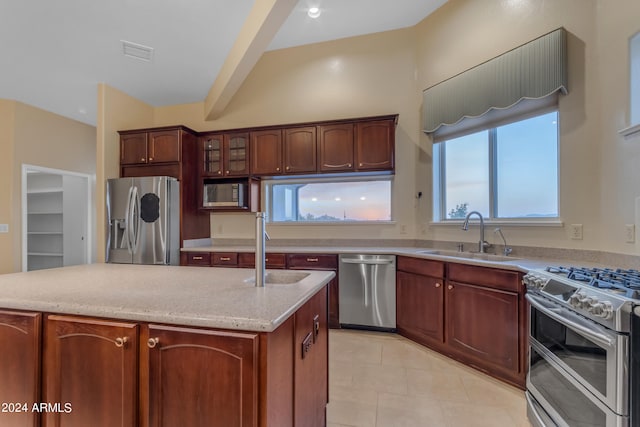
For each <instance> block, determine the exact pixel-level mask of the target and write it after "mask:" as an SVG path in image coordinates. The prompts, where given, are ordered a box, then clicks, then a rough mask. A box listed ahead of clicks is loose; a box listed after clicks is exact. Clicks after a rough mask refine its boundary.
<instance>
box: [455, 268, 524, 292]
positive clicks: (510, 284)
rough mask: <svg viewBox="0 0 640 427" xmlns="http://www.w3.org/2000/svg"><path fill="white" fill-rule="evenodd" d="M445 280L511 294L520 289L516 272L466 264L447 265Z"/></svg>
mask: <svg viewBox="0 0 640 427" xmlns="http://www.w3.org/2000/svg"><path fill="white" fill-rule="evenodd" d="M447 279H449V280H452V281H455V282H461V283H471V284H474V285H479V286H488V287H491V288H496V289H504V290H507V291H513V292H519V291H520V288H521V287H520V273H518V272H517V271H510V270H500V269H497V268H489V267H478V266H475V265H467V264H455V263H447Z"/></svg>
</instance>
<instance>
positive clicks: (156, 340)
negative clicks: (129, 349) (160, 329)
mask: <svg viewBox="0 0 640 427" xmlns="http://www.w3.org/2000/svg"><path fill="white" fill-rule="evenodd" d="M159 342H160V338H149V339H148V340H147V347H149V348H154V347H155V346H156V345H158V343H159Z"/></svg>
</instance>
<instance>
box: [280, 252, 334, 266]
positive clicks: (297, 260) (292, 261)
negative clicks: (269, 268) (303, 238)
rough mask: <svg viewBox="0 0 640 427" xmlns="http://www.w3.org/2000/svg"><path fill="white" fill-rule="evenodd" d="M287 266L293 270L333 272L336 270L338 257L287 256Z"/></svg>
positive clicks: (315, 255)
mask: <svg viewBox="0 0 640 427" xmlns="http://www.w3.org/2000/svg"><path fill="white" fill-rule="evenodd" d="M287 266H288V267H289V268H290V269H293V270H295V269H298V270H335V269H337V268H338V255H327V254H289V255H287Z"/></svg>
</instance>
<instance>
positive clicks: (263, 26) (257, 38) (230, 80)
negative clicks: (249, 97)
mask: <svg viewBox="0 0 640 427" xmlns="http://www.w3.org/2000/svg"><path fill="white" fill-rule="evenodd" d="M297 3H298V1H297V0H256V1H255V3H254V5H253V7H252V8H251V11H250V12H249V16H248V17H247V20H246V21H245V22H244V25H243V26H242V29H241V30H240V34H239V35H238V38H237V39H236V42H235V43H234V45H233V47H232V48H231V52H229V55H228V56H227V59H226V60H225V62H224V64H222V68H221V69H220V72H219V73H218V77H216V80H215V81H214V82H213V86H211V89H209V93H208V94H207V97H206V98H205V101H204V116H205V120H214V119H216V118H218V117H219V116H220V115H221V114H222V112H223V111H224V109H225V108H226V107H227V105H228V104H229V102H230V101H231V99H232V98H233V95H235V93H236V92H237V90H238V89H239V88H240V86H242V83H243V82H244V80H245V78H246V77H247V76H248V75H249V73H250V72H251V70H252V69H253V67H254V65H255V64H256V63H257V62H258V60H259V59H260V57H261V56H262V54H263V53H264V51H265V50H266V49H267V47H268V46H269V43H271V40H272V39H273V37H274V36H275V35H276V33H277V32H278V30H279V29H280V27H281V26H282V24H283V23H284V21H286V19H287V18H288V17H289V14H290V13H291V11H292V10H293V8H294V7H295V5H296V4H297Z"/></svg>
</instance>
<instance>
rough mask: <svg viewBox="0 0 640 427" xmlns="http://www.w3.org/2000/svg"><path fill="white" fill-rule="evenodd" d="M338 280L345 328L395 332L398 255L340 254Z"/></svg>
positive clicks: (341, 319) (341, 322)
mask: <svg viewBox="0 0 640 427" xmlns="http://www.w3.org/2000/svg"><path fill="white" fill-rule="evenodd" d="M338 279H339V282H338V283H339V287H340V291H339V307H340V324H341V325H342V326H343V327H347V328H349V327H353V328H360V329H379V330H387V331H390V330H395V328H396V256H395V255H355V254H343V255H340V265H339V268H338Z"/></svg>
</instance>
